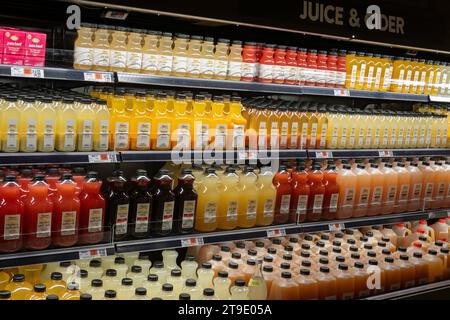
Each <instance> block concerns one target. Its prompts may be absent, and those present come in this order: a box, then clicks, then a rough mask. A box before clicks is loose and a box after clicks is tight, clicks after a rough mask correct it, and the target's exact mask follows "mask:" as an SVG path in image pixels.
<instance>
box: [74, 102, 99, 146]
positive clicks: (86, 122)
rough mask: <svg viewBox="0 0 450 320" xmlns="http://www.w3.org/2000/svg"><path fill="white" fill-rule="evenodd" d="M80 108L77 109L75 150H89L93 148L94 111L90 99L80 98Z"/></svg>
mask: <svg viewBox="0 0 450 320" xmlns="http://www.w3.org/2000/svg"><path fill="white" fill-rule="evenodd" d="M80 103H81V106H82V107H81V109H80V110H78V111H77V137H78V139H77V151H84V152H89V151H92V149H93V146H94V144H93V135H92V133H93V125H94V121H95V111H94V109H93V108H92V104H91V100H90V99H81V101H80Z"/></svg>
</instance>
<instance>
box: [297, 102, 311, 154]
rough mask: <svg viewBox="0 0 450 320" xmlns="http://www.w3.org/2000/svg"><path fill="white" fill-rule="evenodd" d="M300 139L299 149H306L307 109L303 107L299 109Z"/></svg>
mask: <svg viewBox="0 0 450 320" xmlns="http://www.w3.org/2000/svg"><path fill="white" fill-rule="evenodd" d="M299 111H300V125H299V130H300V139H299V142H298V145H299V148H300V149H306V146H307V140H308V123H309V116H308V109H307V108H306V107H305V106H301V107H300V110H299Z"/></svg>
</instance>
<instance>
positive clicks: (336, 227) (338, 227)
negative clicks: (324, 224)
mask: <svg viewBox="0 0 450 320" xmlns="http://www.w3.org/2000/svg"><path fill="white" fill-rule="evenodd" d="M343 229H345V224H343V223H334V224H329V225H328V230H329V231H340V230H343Z"/></svg>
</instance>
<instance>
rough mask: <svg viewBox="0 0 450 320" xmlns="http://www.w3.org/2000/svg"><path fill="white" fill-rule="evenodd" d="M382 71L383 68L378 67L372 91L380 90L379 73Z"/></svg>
mask: <svg viewBox="0 0 450 320" xmlns="http://www.w3.org/2000/svg"><path fill="white" fill-rule="evenodd" d="M382 71H383V68H381V67H378V68H377V72H376V73H375V83H374V89H375V90H378V89H380V83H381V73H382Z"/></svg>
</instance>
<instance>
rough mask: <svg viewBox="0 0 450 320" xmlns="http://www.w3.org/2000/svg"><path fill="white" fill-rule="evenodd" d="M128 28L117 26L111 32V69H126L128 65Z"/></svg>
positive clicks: (116, 70)
mask: <svg viewBox="0 0 450 320" xmlns="http://www.w3.org/2000/svg"><path fill="white" fill-rule="evenodd" d="M126 31H127V29H126V28H123V27H116V28H115V31H113V32H112V34H111V45H110V51H109V54H110V56H109V62H110V67H109V70H110V71H115V72H119V71H125V68H126V66H127V33H126Z"/></svg>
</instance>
